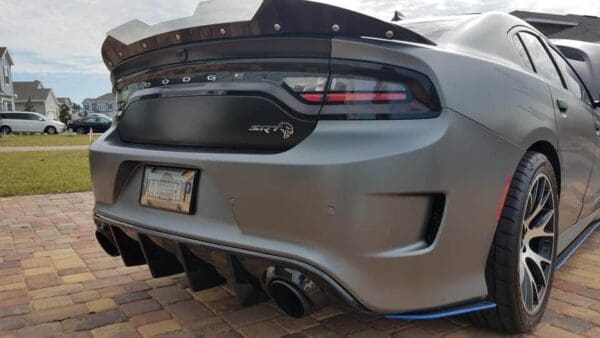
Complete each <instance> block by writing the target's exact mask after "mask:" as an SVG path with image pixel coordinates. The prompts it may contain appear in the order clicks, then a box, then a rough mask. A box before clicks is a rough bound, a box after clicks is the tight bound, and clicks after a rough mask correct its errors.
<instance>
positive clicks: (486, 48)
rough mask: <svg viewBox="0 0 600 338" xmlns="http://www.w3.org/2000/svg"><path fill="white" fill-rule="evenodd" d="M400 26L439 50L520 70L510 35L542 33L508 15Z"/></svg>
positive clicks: (429, 20)
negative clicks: (520, 30)
mask: <svg viewBox="0 0 600 338" xmlns="http://www.w3.org/2000/svg"><path fill="white" fill-rule="evenodd" d="M398 25H400V26H403V27H405V28H408V29H410V30H413V31H414V32H415V33H417V34H420V35H423V36H425V37H426V38H428V39H430V40H432V41H433V42H435V43H436V44H437V46H438V48H444V49H448V50H452V51H454V52H458V53H462V54H465V55H469V56H475V57H480V58H484V59H486V60H490V61H491V60H495V61H497V62H502V63H506V62H509V63H511V64H513V65H519V66H520V60H519V59H518V55H516V53H515V51H514V48H513V46H512V42H511V41H510V39H508V32H509V31H510V30H511V29H513V28H514V27H517V26H522V27H524V28H527V29H529V30H532V31H534V32H537V33H539V31H538V30H536V29H535V28H534V27H533V26H531V25H530V24H528V23H527V22H525V21H523V20H521V19H519V18H517V17H516V16H514V15H511V14H508V13H504V12H486V13H479V14H462V15H453V16H444V17H430V18H422V19H411V20H402V21H399V22H398ZM539 34H540V35H542V34H541V33H539ZM508 44H510V47H509V45H508Z"/></svg>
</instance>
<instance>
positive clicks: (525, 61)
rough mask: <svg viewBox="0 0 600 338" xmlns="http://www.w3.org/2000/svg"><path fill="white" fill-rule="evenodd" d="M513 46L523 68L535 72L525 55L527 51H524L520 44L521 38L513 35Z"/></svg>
mask: <svg viewBox="0 0 600 338" xmlns="http://www.w3.org/2000/svg"><path fill="white" fill-rule="evenodd" d="M512 40H513V44H514V45H515V51H516V52H517V55H518V56H519V59H521V65H522V66H523V67H525V68H526V69H528V70H530V71H532V72H535V69H533V66H532V65H531V60H530V59H529V55H527V50H525V47H524V46H523V42H521V38H519V36H518V35H517V34H515V35H513V38H512Z"/></svg>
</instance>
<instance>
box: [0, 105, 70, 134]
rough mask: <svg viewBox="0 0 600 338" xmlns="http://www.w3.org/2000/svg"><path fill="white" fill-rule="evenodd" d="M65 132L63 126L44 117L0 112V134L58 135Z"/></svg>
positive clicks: (18, 112) (25, 113) (35, 114)
mask: <svg viewBox="0 0 600 338" xmlns="http://www.w3.org/2000/svg"><path fill="white" fill-rule="evenodd" d="M64 130H65V124H64V123H62V122H60V121H54V120H50V119H49V118H47V117H45V116H44V115H41V114H38V113H31V112H20V111H6V112H0V134H5V135H8V134H10V133H47V134H58V133H59V132H62V131H64Z"/></svg>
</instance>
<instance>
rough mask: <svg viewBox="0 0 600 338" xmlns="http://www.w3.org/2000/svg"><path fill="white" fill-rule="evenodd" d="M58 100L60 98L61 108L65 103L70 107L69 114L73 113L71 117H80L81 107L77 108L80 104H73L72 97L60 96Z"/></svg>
mask: <svg viewBox="0 0 600 338" xmlns="http://www.w3.org/2000/svg"><path fill="white" fill-rule="evenodd" d="M57 100H58V104H59V106H60V109H62V106H63V105H65V106H67V108H69V114H70V115H71V119H77V118H79V117H80V116H79V109H76V108H77V107H78V106H77V105H74V104H73V101H71V98H69V97H59V98H57Z"/></svg>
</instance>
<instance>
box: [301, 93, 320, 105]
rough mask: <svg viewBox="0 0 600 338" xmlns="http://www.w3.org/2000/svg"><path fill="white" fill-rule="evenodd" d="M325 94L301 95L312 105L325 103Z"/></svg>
mask: <svg viewBox="0 0 600 338" xmlns="http://www.w3.org/2000/svg"><path fill="white" fill-rule="evenodd" d="M324 95H325V94H323V93H302V94H300V96H302V98H303V99H305V100H306V101H308V102H311V103H321V102H323V96H324Z"/></svg>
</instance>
